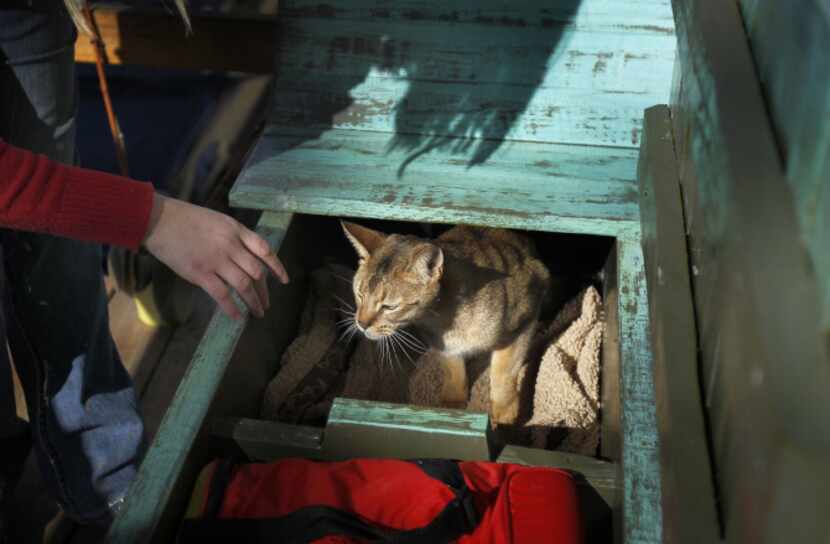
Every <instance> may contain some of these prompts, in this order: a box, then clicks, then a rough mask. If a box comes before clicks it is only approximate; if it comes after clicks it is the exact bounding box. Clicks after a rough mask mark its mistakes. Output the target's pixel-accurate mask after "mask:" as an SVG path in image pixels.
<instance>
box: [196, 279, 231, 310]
mask: <svg viewBox="0 0 830 544" xmlns="http://www.w3.org/2000/svg"><path fill="white" fill-rule="evenodd" d="M199 285H200V286H201V287H202V289H204V290H205V292H207V294H208V295H210V297H211V298H212V299H213V300H215V301H216V304H218V305H219V307H220V308H222V311H223V312H225V313H226V314H228V316H230V317H231V318H232V319H239V318H240V317H241V314H240V313H239V308H237V307H236V303H235V302H234V300H233V297H232V296H231V291H230V289H228V286H227V285H225V282H223V281H222V280H221V279H220V278H219V277H218V276H217V275H215V274H207V275H205V277H204V278H202V280H201V281H199Z"/></svg>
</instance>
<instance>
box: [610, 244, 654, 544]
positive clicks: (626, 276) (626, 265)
mask: <svg viewBox="0 0 830 544" xmlns="http://www.w3.org/2000/svg"><path fill="white" fill-rule="evenodd" d="M617 252H618V253H617V254H618V259H619V261H618V262H619V266H618V270H619V278H618V282H619V328H620V353H621V363H622V369H621V375H620V403H621V404H622V471H623V520H622V523H623V527H622V533H623V541H624V542H626V544H633V543H657V542H662V527H663V513H662V506H661V496H660V453H659V439H658V436H657V417H656V411H655V396H654V375H653V365H652V354H651V341H650V337H649V336H650V335H649V314H648V292H647V290H646V278H645V268H644V266H645V265H644V262H643V251H642V248H641V247H640V244H639V243H638V242H636V241H635V242H629V241H620V242H619V243H618V244H617Z"/></svg>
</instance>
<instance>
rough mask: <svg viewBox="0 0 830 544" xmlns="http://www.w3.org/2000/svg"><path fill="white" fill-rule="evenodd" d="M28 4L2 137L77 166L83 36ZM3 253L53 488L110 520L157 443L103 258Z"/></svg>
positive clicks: (6, 47)
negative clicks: (127, 365)
mask: <svg viewBox="0 0 830 544" xmlns="http://www.w3.org/2000/svg"><path fill="white" fill-rule="evenodd" d="M24 1H26V2H29V3H31V6H27V7H23V8H16V9H11V8H4V7H0V59H2V64H3V65H2V67H0V104H2V107H1V108H0V136H2V137H3V138H4V139H6V140H7V141H9V142H10V143H12V144H14V145H17V146H19V147H24V148H27V149H30V150H32V151H35V152H37V153H43V154H45V155H47V156H49V157H50V158H52V159H54V160H58V161H62V162H65V163H73V162H74V158H75V157H74V155H75V145H74V144H75V125H74V118H75V114H76V110H77V81H76V79H75V70H74V41H75V37H76V32H75V29H74V26H73V25H72V22H71V20H70V18H69V16H68V15H67V14H66V12H65V9H64V7H63V4H62V2H61V0H24ZM0 5H2V4H0ZM0 245H2V250H3V263H2V264H3V266H4V269H5V274H6V280H7V289H6V293H7V294H6V297H5V298H6V300H5V304H4V310H5V311H4V315H5V316H6V321H7V323H6V325H7V330H8V336H9V345H10V347H11V349H12V353H13V357H14V359H15V364H16V366H17V367H18V373H19V374H20V376H21V381H22V382H23V383H24V388H25V390H26V399H27V405H28V408H29V413H30V417H31V420H32V421H31V423H32V434H33V437H34V447H35V451H36V455H37V459H38V462H39V464H40V466H41V469H42V471H43V474H44V479H45V480H46V482H47V484H48V485H49V487H50V489H51V490H52V491H53V492H54V495H55V497H56V499H57V500H58V501H59V503H60V504H61V506H62V507H63V509H64V510H65V512H66V513H67V515H69V516H70V517H72V518H75V519H77V520H79V521H82V522H91V521H97V520H102V521H107V520H108V518H109V516H110V512H111V508H112V507H113V506H116V505H117V504H118V503H119V501H120V500H122V499H123V497H124V495H125V493H126V491H127V488H128V486H129V485H130V483H131V481H132V479H133V478H134V476H135V473H136V470H137V468H138V463H139V462H140V459H141V456H142V455H143V452H144V449H145V442H144V428H143V421H142V418H141V415H140V412H139V408H138V401H137V398H136V395H135V391H134V389H133V385H132V381H131V378H130V376H129V374H128V373H127V371H126V370H125V369H124V366H123V364H122V362H121V360H120V358H119V356H118V353H117V350H116V348H115V345H114V343H113V341H112V337H111V335H110V331H109V319H108V314H107V299H106V294H105V291H104V284H103V275H102V255H101V248H100V246H98V245H95V244H89V243H84V242H76V241H72V240H67V239H63V238H58V237H54V236H49V235H38V234H31V233H22V232H11V231H2V230H0ZM2 299H3V297H0V300H2ZM0 364H2V361H0ZM0 374H1V373H0Z"/></svg>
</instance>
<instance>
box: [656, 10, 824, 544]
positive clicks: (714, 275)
mask: <svg viewBox="0 0 830 544" xmlns="http://www.w3.org/2000/svg"><path fill="white" fill-rule="evenodd" d="M674 5H675V14H676V18H677V31H678V38H679V39H678V43H679V52H678V58H679V66H678V71H677V73H676V77H675V83H676V90H675V92H674V96H673V98H672V109H673V115H672V118H673V127H674V135H675V141H676V144H675V148H676V150H677V155H678V158H679V160H680V180H681V184H682V189H683V195H684V208H685V216H686V218H687V234H688V241H689V250H690V256H691V264H692V272H693V274H692V283H693V289H694V302H695V311H696V314H697V317H698V323H699V328H698V332H699V348H700V361H701V366H702V369H703V380H702V383H703V391H704V402H705V406H706V408H707V414H708V416H709V423H710V425H709V427H710V429H711V431H710V432H711V438H712V444H713V450H714V455H713V462H714V466H715V474H716V484H717V486H718V490H719V493H720V497H721V503H720V504H721V508H722V518H723V524H724V530H725V540H726V541H727V542H750V541H756V542H776V541H782V540H785V539H794V540H798V541H802V542H817V541H822V539H824V540H826V536H827V534H830V518H828V517H827V515H826V512H827V511H828V508H830V486H828V477H830V476H828V471H827V469H826V460H827V458H828V456H830V414H828V411H827V410H826V402H827V401H826V399H827V391H828V390H830V354H828V351H830V345H828V343H827V341H826V339H824V338H822V337H821V336H820V335H819V334H817V327H816V325H817V324H818V323H819V322H820V320H821V297H820V290H819V287H818V286H819V280H818V278H817V276H816V274H817V269H816V267H814V266H813V263H812V262H811V258H810V253H809V251H808V249H807V246H806V245H804V244H803V243H800V240H801V235H802V232H801V227H800V221H799V213H798V208H797V202H798V199H797V198H796V195H795V194H794V192H793V188H792V185H791V184H790V183H788V182H787V179H786V167H785V165H784V164H782V161H781V158H780V156H779V153H778V149H777V145H776V144H777V142H776V140H775V136H774V131H773V129H772V123H771V121H770V118H769V117H768V113H767V112H768V109H767V106H768V104H766V103H765V101H764V99H763V93H762V90H761V86H760V82H759V80H758V79H757V75H756V71H755V64H754V59H753V57H752V54H751V51H750V47H749V43H748V40H747V36H746V34H745V33H744V29H743V21H742V20H741V17H740V14H739V12H738V8H737V6H736V5H735V4H733V3H726V4H723V5H722V6H721V9H720V10H718V11H717V12H715V11H713V10H711V9H710V7H709V5H708V4H706V3H704V2H680V1H678V2H676V3H675V4H674ZM797 13H798V14H799V15H798V17H802V16H803V17H808V18H809V17H810V14H809V11H803V10H799V11H798V12H797ZM787 24H789V23H787ZM792 85H793V86H792V93H791V94H790V95H789V100H790V101H792V102H796V101H799V100H801V97H800V94H799V89H800V87H799V85H798V82H792ZM788 531H789V532H790V535H789V536H786V537H785V536H784V535H786V534H787V532H788Z"/></svg>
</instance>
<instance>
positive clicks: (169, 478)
mask: <svg viewBox="0 0 830 544" xmlns="http://www.w3.org/2000/svg"><path fill="white" fill-rule="evenodd" d="M291 217H292V216H291V214H274V213H266V214H263V218H262V220H261V222H260V226H259V228H258V229H257V230H258V232H259V233H260V234H261V235H262V236H264V237H265V238H266V239H267V240H268V242H269V243H270V244H271V246H272V247H274V248H275V250H278V249H279V247H280V244H281V243H282V240H283V237H284V236H285V233H286V231H287V229H288V226H289V224H290V222H291ZM234 297H235V298H236V299H237V306H239V308H240V311H241V312H242V315H243V317H242V318H240V319H239V320H236V321H234V320H232V319H231V318H229V317H228V316H227V315H225V314H224V313H223V312H221V310H216V313H215V314H214V316H213V318H212V319H211V321H210V323H209V324H208V327H207V330H206V331H205V334H204V337H203V338H202V341H201V342H200V343H199V346H198V348H197V349H196V353H195V355H194V356H193V360H192V361H191V363H190V366H189V367H188V369H187V373H186V374H185V376H184V378H183V379H182V381H181V384H180V385H179V387H178V389H177V392H176V397H175V398H174V399H173V401H172V403H171V404H170V407H169V408H168V409H167V412H166V413H165V416H164V419H163V420H162V423H161V426H160V428H159V430H158V433H157V434H156V437H155V439H154V440H153V442H152V444H151V445H150V448H149V450H148V452H147V454H146V457H145V459H144V461H143V462H142V464H141V467H140V469H139V471H138V475H137V476H136V479H135V481H134V482H133V484H132V486H131V488H130V491H129V493H128V495H127V498H126V501H125V504H124V508H123V509H122V510H121V511H120V513H119V515H118V516H117V517H116V519H115V521H114V522H113V524H112V526H111V528H110V531H109V533H108V542H148V541H152V538H153V532H154V530H155V528H156V526H157V524H158V523H159V521H160V519H161V517H162V515H164V513H165V508H166V506H167V501H168V499H169V497H170V495H171V492H172V485H173V484H174V482H176V480H177V478H178V476H179V474H180V472H181V471H182V468H183V465H184V463H185V462H186V460H187V457H188V454H189V452H190V448H191V447H192V446H193V443H194V441H195V439H196V436H197V434H198V433H199V431H200V429H201V426H202V422H203V420H204V417H205V415H206V414H207V412H208V409H209V407H210V406H211V404H212V402H213V397H214V395H215V393H216V391H217V389H218V388H219V384H220V382H221V381H222V378H223V376H224V374H225V372H224V371H225V368H226V367H227V364H228V362H229V361H230V360H231V356H232V354H233V351H234V348H235V347H236V343H237V341H238V340H239V337H240V336H241V335H242V331H243V329H244V327H245V324H246V322H247V319H248V310H247V307H245V305H244V304H242V303H241V300H239V299H238V296H237V295H234Z"/></svg>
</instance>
